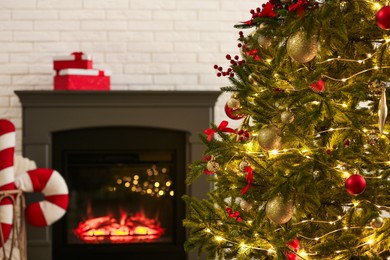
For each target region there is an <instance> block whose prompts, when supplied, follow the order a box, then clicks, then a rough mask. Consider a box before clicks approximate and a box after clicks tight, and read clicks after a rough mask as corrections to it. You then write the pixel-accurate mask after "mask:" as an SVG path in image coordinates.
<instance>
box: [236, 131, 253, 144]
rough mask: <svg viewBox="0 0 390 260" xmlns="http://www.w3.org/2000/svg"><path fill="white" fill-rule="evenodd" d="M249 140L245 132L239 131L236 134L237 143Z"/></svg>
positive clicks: (247, 133) (248, 135)
mask: <svg viewBox="0 0 390 260" xmlns="http://www.w3.org/2000/svg"><path fill="white" fill-rule="evenodd" d="M250 138H251V135H250V134H249V132H248V131H247V130H244V129H241V130H239V131H238V132H237V141H238V142H246V141H248V140H249V139H250Z"/></svg>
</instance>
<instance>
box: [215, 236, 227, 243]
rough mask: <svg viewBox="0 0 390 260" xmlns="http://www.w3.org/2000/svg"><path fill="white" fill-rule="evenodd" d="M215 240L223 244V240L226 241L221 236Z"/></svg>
mask: <svg viewBox="0 0 390 260" xmlns="http://www.w3.org/2000/svg"><path fill="white" fill-rule="evenodd" d="M214 239H215V240H216V241H217V242H221V241H223V240H225V239H224V238H223V237H221V236H215V237H214Z"/></svg>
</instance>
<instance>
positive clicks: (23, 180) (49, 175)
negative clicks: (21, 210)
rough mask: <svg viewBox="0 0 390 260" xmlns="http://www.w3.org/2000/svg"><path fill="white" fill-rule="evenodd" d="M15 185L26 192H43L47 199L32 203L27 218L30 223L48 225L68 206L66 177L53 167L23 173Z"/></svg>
mask: <svg viewBox="0 0 390 260" xmlns="http://www.w3.org/2000/svg"><path fill="white" fill-rule="evenodd" d="M15 185H16V187H18V188H19V189H21V190H22V191H24V192H42V193H43V195H45V199H44V200H43V201H40V202H34V203H32V204H30V205H29V206H28V207H27V209H26V219H27V222H28V223H29V224H30V225H33V226H36V227H46V226H49V225H51V224H52V223H54V222H55V221H57V220H59V219H60V218H61V217H62V216H63V215H64V214H65V212H66V209H67V208H68V202H69V195H68V193H69V192H68V186H67V185H66V182H65V180H64V178H63V177H62V176H61V174H59V173H58V172H57V171H55V170H52V169H44V168H38V169H35V170H31V171H27V172H25V173H22V174H21V175H19V176H18V177H17V178H16V179H15Z"/></svg>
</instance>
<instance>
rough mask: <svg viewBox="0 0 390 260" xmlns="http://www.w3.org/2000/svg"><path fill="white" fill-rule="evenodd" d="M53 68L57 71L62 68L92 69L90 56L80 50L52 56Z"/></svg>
mask: <svg viewBox="0 0 390 260" xmlns="http://www.w3.org/2000/svg"><path fill="white" fill-rule="evenodd" d="M53 68H54V70H56V71H57V75H58V72H59V71H60V70H63V69H92V57H91V56H90V55H86V54H84V53H82V52H73V53H72V55H69V56H57V57H54V58H53Z"/></svg>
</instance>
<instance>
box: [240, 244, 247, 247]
mask: <svg viewBox="0 0 390 260" xmlns="http://www.w3.org/2000/svg"><path fill="white" fill-rule="evenodd" d="M240 247H241V248H247V247H248V246H247V245H246V244H245V243H241V244H240Z"/></svg>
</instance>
